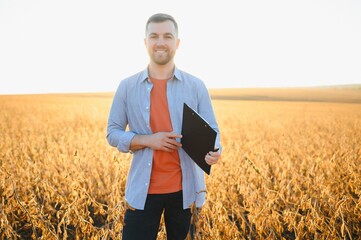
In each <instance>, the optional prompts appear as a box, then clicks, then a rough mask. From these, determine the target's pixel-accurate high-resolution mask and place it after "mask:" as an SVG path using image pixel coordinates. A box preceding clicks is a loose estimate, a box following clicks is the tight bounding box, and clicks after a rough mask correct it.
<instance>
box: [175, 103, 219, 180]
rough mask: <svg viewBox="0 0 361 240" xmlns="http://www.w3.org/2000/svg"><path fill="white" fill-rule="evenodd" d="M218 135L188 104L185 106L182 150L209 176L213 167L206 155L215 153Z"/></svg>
mask: <svg viewBox="0 0 361 240" xmlns="http://www.w3.org/2000/svg"><path fill="white" fill-rule="evenodd" d="M216 137H217V133H216V131H214V129H213V128H211V127H210V126H209V124H208V123H207V122H206V121H205V120H204V119H203V118H202V117H201V116H200V115H199V114H198V113H197V112H195V111H194V110H193V109H191V108H190V107H189V106H188V105H187V104H186V103H184V105H183V121H182V138H181V143H182V148H183V149H184V151H185V152H186V153H187V154H188V155H189V156H190V157H191V158H192V159H193V161H194V162H195V163H196V164H197V165H198V166H199V167H200V168H201V169H202V170H203V171H204V172H206V173H207V174H208V175H209V174H210V173H211V166H210V165H208V163H206V161H205V160H204V158H205V156H206V154H207V153H208V152H210V151H214V144H215V141H216Z"/></svg>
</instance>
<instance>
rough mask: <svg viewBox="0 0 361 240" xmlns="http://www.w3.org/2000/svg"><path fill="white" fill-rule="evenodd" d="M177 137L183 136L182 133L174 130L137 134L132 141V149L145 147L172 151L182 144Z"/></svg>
mask: <svg viewBox="0 0 361 240" xmlns="http://www.w3.org/2000/svg"><path fill="white" fill-rule="evenodd" d="M177 138H182V135H180V134H176V133H173V132H157V133H154V134H149V135H135V136H134V138H133V140H132V142H131V143H130V149H131V150H133V151H134V150H140V149H142V148H145V147H149V148H152V149H154V150H160V151H166V152H172V151H175V150H177V149H178V148H180V147H181V146H182V144H181V143H180V142H177V141H176V139H177Z"/></svg>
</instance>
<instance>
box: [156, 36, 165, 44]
mask: <svg viewBox="0 0 361 240" xmlns="http://www.w3.org/2000/svg"><path fill="white" fill-rule="evenodd" d="M163 44H164V37H159V38H158V41H157V45H163Z"/></svg>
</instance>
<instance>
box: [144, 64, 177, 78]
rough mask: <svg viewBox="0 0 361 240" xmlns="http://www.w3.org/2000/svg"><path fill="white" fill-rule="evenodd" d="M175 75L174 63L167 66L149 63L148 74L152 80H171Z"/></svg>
mask: <svg viewBox="0 0 361 240" xmlns="http://www.w3.org/2000/svg"><path fill="white" fill-rule="evenodd" d="M173 73H174V63H169V64H166V65H158V64H154V63H149V65H148V74H149V76H150V77H152V78H156V79H170V78H172V76H173Z"/></svg>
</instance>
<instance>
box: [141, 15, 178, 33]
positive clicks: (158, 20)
mask: <svg viewBox="0 0 361 240" xmlns="http://www.w3.org/2000/svg"><path fill="white" fill-rule="evenodd" d="M165 21H171V22H173V24H174V28H175V31H176V33H177V35H178V24H177V22H176V21H175V19H174V18H173V17H172V16H171V15H169V14H166V13H156V14H154V15H152V16H150V18H149V19H148V21H147V24H146V25H145V33H147V30H148V25H149V23H151V22H155V23H161V22H165Z"/></svg>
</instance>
